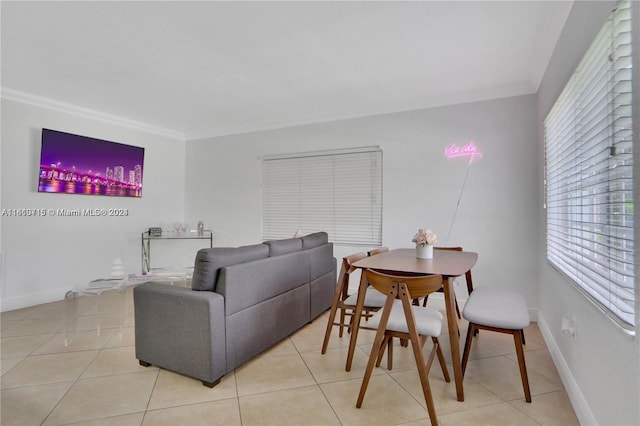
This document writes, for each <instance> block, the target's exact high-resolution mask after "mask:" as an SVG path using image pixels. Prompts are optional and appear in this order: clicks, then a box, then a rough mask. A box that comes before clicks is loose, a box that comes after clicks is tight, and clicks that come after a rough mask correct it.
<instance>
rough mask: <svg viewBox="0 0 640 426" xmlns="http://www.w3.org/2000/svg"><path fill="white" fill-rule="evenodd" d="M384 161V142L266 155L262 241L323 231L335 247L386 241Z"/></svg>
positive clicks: (263, 175)
mask: <svg viewBox="0 0 640 426" xmlns="http://www.w3.org/2000/svg"><path fill="white" fill-rule="evenodd" d="M382 161H383V155H382V150H381V149H380V147H379V146H369V147H358V148H347V149H336V150H325V151H310V152H301V153H290V154H280V155H269V156H263V157H261V167H262V193H261V215H260V216H261V225H262V226H261V234H262V239H263V240H270V239H280V238H290V237H292V236H293V235H294V232H296V230H301V231H302V232H303V233H304V234H308V233H311V232H318V231H324V232H327V233H328V234H329V240H330V241H332V242H333V243H334V244H336V245H348V246H378V245H381V244H382V206H383V203H382V196H383V188H382V187H383V182H382V173H383V164H382ZM276 185H278V186H276ZM280 202H283V203H285V204H283V205H286V206H288V207H287V208H284V207H281V205H280V204H279V203H280ZM278 221H280V222H281V223H280V224H278Z"/></svg>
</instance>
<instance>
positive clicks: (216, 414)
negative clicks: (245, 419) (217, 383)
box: [142, 398, 242, 426]
mask: <svg viewBox="0 0 640 426" xmlns="http://www.w3.org/2000/svg"><path fill="white" fill-rule="evenodd" d="M142 424H143V426H152V425H166V426H176V425H188V426H199V425H202V426H215V425H220V426H234V425H241V424H242V422H241V421H240V410H239V409H238V400H237V399H236V398H232V399H225V400H221V401H215V402H204V403H200V404H191V405H183V406H180V407H175V408H165V409H162V410H149V411H147V413H146V414H145V416H144V421H143V422H142Z"/></svg>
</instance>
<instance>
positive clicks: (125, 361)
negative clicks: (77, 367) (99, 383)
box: [82, 346, 157, 379]
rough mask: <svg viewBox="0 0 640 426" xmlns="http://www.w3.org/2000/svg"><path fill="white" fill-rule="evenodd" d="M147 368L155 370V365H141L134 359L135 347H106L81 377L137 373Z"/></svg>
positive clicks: (147, 369)
mask: <svg viewBox="0 0 640 426" xmlns="http://www.w3.org/2000/svg"><path fill="white" fill-rule="evenodd" d="M149 370H157V367H153V366H150V367H143V366H141V365H140V363H139V362H138V360H137V359H136V348H135V347H133V346H127V347H123V348H108V349H104V350H103V351H100V353H99V354H98V355H97V356H96V358H95V359H94V360H93V362H91V364H90V365H89V367H87V369H86V370H85V372H84V373H83V374H82V378H83V379H86V378H89V377H101V376H112V375H116V374H128V373H139V372H143V371H149Z"/></svg>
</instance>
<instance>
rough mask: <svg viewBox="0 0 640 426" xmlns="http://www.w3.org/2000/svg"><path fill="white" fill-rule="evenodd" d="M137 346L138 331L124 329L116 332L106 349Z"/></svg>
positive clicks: (131, 328) (128, 328)
mask: <svg viewBox="0 0 640 426" xmlns="http://www.w3.org/2000/svg"><path fill="white" fill-rule="evenodd" d="M135 345H136V329H135V327H123V328H122V329H121V330H115V332H114V334H113V337H111V340H109V342H107V344H106V345H105V348H119V347H123V346H135Z"/></svg>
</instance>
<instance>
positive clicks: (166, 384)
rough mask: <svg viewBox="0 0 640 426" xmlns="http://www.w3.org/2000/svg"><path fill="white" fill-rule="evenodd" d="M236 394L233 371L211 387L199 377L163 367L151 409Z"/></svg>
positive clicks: (230, 396) (209, 400) (153, 395)
mask: <svg viewBox="0 0 640 426" xmlns="http://www.w3.org/2000/svg"><path fill="white" fill-rule="evenodd" d="M236 396H237V393H236V380H235V375H234V374H233V372H232V373H229V374H227V375H225V376H223V377H222V379H221V380H220V383H218V384H217V385H215V386H214V387H212V388H209V387H206V386H204V385H203V384H202V382H201V381H200V380H198V379H194V378H192V377H187V376H183V375H181V374H177V373H173V372H171V371H167V370H162V369H161V370H160V374H158V380H157V381H156V384H155V387H154V389H153V393H152V394H151V400H150V401H149V409H150V410H155V409H159V408H168V407H176V406H179V405H189V404H197V403H201V402H211V401H218V400H222V399H229V398H235V397H236Z"/></svg>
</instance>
